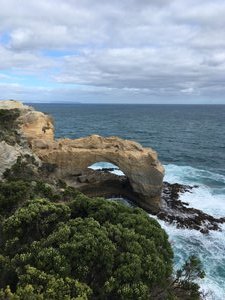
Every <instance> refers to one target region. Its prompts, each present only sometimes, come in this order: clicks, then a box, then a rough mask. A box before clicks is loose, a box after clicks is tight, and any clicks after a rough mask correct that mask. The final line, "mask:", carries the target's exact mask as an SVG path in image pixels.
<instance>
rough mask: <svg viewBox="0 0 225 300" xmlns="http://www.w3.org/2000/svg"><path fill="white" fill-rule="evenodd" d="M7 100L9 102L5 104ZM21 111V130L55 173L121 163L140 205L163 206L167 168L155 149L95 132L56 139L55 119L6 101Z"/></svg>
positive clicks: (66, 172)
mask: <svg viewBox="0 0 225 300" xmlns="http://www.w3.org/2000/svg"><path fill="white" fill-rule="evenodd" d="M3 102H5V103H3ZM7 105H9V107H10V108H9V109H11V108H12V107H13V108H17V109H20V111H21V116H20V119H19V123H20V130H21V132H22V134H23V135H24V136H25V137H26V138H27V140H28V142H29V144H30V147H31V149H32V151H33V152H34V153H35V154H36V155H37V156H38V157H39V158H40V159H41V160H42V161H43V162H45V163H48V164H52V165H55V166H56V169H55V174H54V175H55V176H56V177H57V178H61V179H63V178H65V177H66V176H69V175H72V174H77V173H79V172H82V171H83V170H86V169H87V168H88V167H89V166H90V165H92V164H94V163H96V162H101V161H104V162H110V163H113V164H115V165H117V166H118V167H119V168H120V169H121V170H122V171H123V172H124V174H125V175H126V176H127V178H128V180H129V183H130V186H131V187H132V189H133V192H134V194H135V195H136V197H137V201H136V202H138V204H139V205H140V206H141V207H142V208H144V209H147V210H150V211H151V212H157V211H158V210H159V208H160V196H161V189H162V182H163V176H164V168H163V166H162V165H161V164H160V162H159V161H158V159H157V153H156V152H155V151H154V150H152V149H151V148H143V147H142V146H141V145H140V144H138V143H135V142H133V141H128V140H122V139H120V138H118V137H107V138H104V137H101V136H98V135H92V136H89V137H86V138H80V139H75V140H70V139H60V140H54V126H53V122H52V119H51V118H50V117H49V116H47V115H45V114H43V113H41V112H37V111H35V110H34V109H32V108H30V107H27V106H23V105H21V103H20V104H19V103H18V104H17V102H15V101H13V102H11V101H2V102H1V105H0V109H1V106H2V107H4V109H7Z"/></svg>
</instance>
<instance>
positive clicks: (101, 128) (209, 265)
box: [31, 104, 225, 300]
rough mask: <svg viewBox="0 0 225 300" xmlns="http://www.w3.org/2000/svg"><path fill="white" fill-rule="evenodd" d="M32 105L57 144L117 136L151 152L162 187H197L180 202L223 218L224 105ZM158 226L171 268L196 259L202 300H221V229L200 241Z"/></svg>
mask: <svg viewBox="0 0 225 300" xmlns="http://www.w3.org/2000/svg"><path fill="white" fill-rule="evenodd" d="M31 105H32V106H33V107H35V108H36V109H38V110H40V111H43V112H46V113H48V114H50V115H52V116H53V117H54V119H55V135H56V138H62V137H67V138H78V137H83V136H87V135H91V134H99V135H103V136H119V137H121V138H125V139H131V140H134V141H137V142H139V143H141V144H142V145H143V146H145V147H151V148H153V149H154V150H156V151H157V152H158V156H159V160H160V161H161V162H162V163H163V165H164V167H165V170H166V173H165V181H168V182H170V183H175V182H177V183H181V184H188V185H198V188H196V189H194V190H193V192H192V193H185V194H183V195H182V196H181V200H183V201H185V202H188V203H189V204H190V206H191V207H195V208H198V209H201V210H203V211H204V212H206V213H208V214H211V215H213V216H217V217H224V216H225V105H113V104H112V105H104V104H31ZM99 166H107V164H103V163H102V164H101V163H100V164H99ZM159 222H160V224H161V226H162V227H163V228H164V229H165V230H166V231H167V233H168V235H169V239H170V242H171V244H172V247H173V250H174V254H175V258H174V265H175V268H179V267H180V266H181V265H182V264H183V263H184V261H185V259H187V258H188V256H190V255H192V254H194V255H197V256H198V257H199V258H200V259H201V261H202V263H203V267H204V270H205V272H206V277H205V279H204V280H201V281H200V282H199V284H200V286H201V288H202V290H204V291H206V292H208V296H207V298H206V299H208V300H223V299H225V226H223V230H222V232H211V233H209V234H208V235H203V234H202V233H200V232H198V231H195V230H188V229H177V228H175V227H174V226H173V225H168V224H166V223H165V222H163V221H159Z"/></svg>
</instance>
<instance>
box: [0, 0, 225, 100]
mask: <svg viewBox="0 0 225 300" xmlns="http://www.w3.org/2000/svg"><path fill="white" fill-rule="evenodd" d="M0 99H17V100H22V101H24V102H81V103H149V104H151V103H156V104H161V103H162V104H163V103H166V104H170V103H171V104H173V103H175V104H176V103H179V104H202V103H206V104H225V1H224V0H214V1H212V0H113V1H109V0H0Z"/></svg>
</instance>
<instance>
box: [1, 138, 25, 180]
mask: <svg viewBox="0 0 225 300" xmlns="http://www.w3.org/2000/svg"><path fill="white" fill-rule="evenodd" d="M20 153H21V151H20V147H19V146H18V145H16V146H11V145H8V144H7V143H6V142H5V141H2V142H0V178H1V177H2V175H3V173H4V172H5V171H6V170H7V169H10V168H11V167H12V166H13V165H14V164H15V163H16V161H17V158H18V156H20Z"/></svg>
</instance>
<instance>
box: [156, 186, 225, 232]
mask: <svg viewBox="0 0 225 300" xmlns="http://www.w3.org/2000/svg"><path fill="white" fill-rule="evenodd" d="M194 188H198V186H188V185H182V184H178V183H174V184H170V183H168V182H164V184H163V192H162V207H161V210H160V212H159V213H158V214H157V217H158V218H159V219H161V220H164V221H166V222H168V223H170V224H174V225H176V227H177V228H188V229H195V230H199V231H200V232H202V233H208V232H209V231H210V230H221V227H220V224H222V223H224V222H225V218H215V217H213V216H211V215H208V214H206V213H204V212H203V211H201V210H199V209H195V208H192V207H187V206H188V203H186V202H182V201H181V200H179V196H180V194H183V193H186V192H188V193H191V192H192V190H193V189H194Z"/></svg>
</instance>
